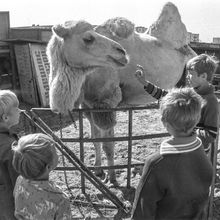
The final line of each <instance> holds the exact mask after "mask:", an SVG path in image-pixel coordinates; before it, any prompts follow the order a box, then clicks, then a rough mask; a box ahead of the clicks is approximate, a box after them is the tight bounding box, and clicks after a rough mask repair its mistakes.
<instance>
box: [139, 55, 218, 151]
mask: <svg viewBox="0 0 220 220" xmlns="http://www.w3.org/2000/svg"><path fill="white" fill-rule="evenodd" d="M217 65H218V64H217V61H216V60H215V59H214V58H213V57H211V56H209V55H208V54H200V55H198V56H196V57H194V58H192V59H190V60H189V61H188V63H187V65H186V70H187V71H188V73H187V84H188V86H190V87H193V88H194V89H195V91H196V92H197V93H198V94H199V95H201V96H202V98H203V99H204V100H205V102H204V104H203V106H202V111H201V118H200V121H199V123H198V124H197V126H196V132H197V134H198V136H199V138H200V139H201V140H202V142H203V145H204V148H205V151H206V152H207V153H208V152H209V150H210V147H211V144H212V143H213V142H214V141H215V139H216V137H217V131H218V127H219V104H218V100H217V98H216V96H215V94H214V86H213V85H212V84H211V82H212V79H213V75H214V73H215V71H216V69H217ZM137 67H138V70H137V71H136V73H135V76H136V78H137V79H138V81H139V82H140V83H141V84H142V85H144V89H145V91H146V92H147V93H149V94H150V95H151V96H152V97H154V98H156V99H160V98H161V97H163V96H165V95H166V94H167V93H168V91H167V90H165V89H161V88H159V87H157V86H155V85H154V84H152V83H150V82H149V81H147V80H145V77H144V74H143V72H144V70H143V67H141V66H140V65H138V66H137Z"/></svg>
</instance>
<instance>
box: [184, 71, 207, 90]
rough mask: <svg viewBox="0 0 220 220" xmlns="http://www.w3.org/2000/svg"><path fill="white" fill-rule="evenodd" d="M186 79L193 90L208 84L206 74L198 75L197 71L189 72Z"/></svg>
mask: <svg viewBox="0 0 220 220" xmlns="http://www.w3.org/2000/svg"><path fill="white" fill-rule="evenodd" d="M186 78H187V85H188V86H190V87H193V88H197V87H200V86H202V85H204V84H207V74H206V73H203V74H201V75H198V73H197V72H196V71H195V70H188V71H187V76H186Z"/></svg>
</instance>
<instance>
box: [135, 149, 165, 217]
mask: <svg viewBox="0 0 220 220" xmlns="http://www.w3.org/2000/svg"><path fill="white" fill-rule="evenodd" d="M160 159H161V156H160V154H159V153H157V154H153V155H151V156H149V157H148V158H147V159H146V161H145V165H144V168H143V174H142V176H141V179H140V181H139V184H138V187H137V190H136V192H135V198H134V203H133V209H132V218H131V219H132V220H138V219H155V216H156V212H157V208H158V202H159V201H160V200H161V199H162V198H163V194H164V192H162V191H161V187H160V186H159V183H158V179H157V176H156V174H155V171H154V169H152V167H153V164H154V163H157V161H159V160H160Z"/></svg>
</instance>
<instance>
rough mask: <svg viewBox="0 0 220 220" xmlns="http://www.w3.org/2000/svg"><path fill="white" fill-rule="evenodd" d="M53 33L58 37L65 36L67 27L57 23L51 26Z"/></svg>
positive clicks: (67, 32) (67, 31)
mask: <svg viewBox="0 0 220 220" xmlns="http://www.w3.org/2000/svg"><path fill="white" fill-rule="evenodd" d="M52 31H53V33H55V34H56V35H57V36H58V37H61V38H65V37H66V36H68V34H69V28H67V27H65V26H63V25H61V24H58V25H54V26H53V27H52Z"/></svg>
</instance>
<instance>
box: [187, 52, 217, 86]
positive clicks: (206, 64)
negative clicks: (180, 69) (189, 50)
mask: <svg viewBox="0 0 220 220" xmlns="http://www.w3.org/2000/svg"><path fill="white" fill-rule="evenodd" d="M217 67H218V61H217V58H216V57H214V56H210V55H208V54H200V55H198V56H195V57H193V58H192V59H191V60H189V61H188V63H187V66H186V68H187V70H194V71H196V72H197V74H198V76H200V75H201V74H203V73H206V74H207V81H208V82H211V81H212V79H213V75H214V73H215V71H216V69H217Z"/></svg>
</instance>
